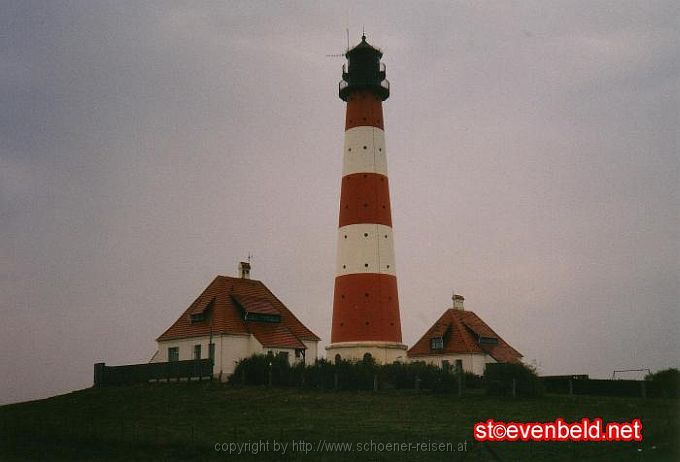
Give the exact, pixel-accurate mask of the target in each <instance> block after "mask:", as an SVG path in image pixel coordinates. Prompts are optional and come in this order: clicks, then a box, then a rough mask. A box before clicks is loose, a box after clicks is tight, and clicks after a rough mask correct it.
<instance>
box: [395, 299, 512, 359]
mask: <svg viewBox="0 0 680 462" xmlns="http://www.w3.org/2000/svg"><path fill="white" fill-rule="evenodd" d="M434 337H444V348H443V349H441V350H433V349H432V342H431V340H432V338H434ZM480 337H485V338H489V339H496V340H497V341H498V343H496V344H493V343H480V342H479V338H480ZM465 353H486V354H488V355H489V356H491V357H492V358H493V359H495V360H496V361H498V362H502V363H506V362H519V361H520V360H521V358H522V354H521V353H520V352H518V351H517V350H515V349H514V348H513V347H511V346H510V345H509V344H508V343H506V342H505V340H503V339H502V338H501V337H500V336H499V335H498V334H496V332H494V331H493V329H491V328H490V327H489V326H488V325H487V324H486V323H485V322H484V321H482V319H481V318H480V317H479V316H477V315H476V314H475V313H474V312H473V311H467V310H465V311H463V310H458V309H451V308H450V309H448V310H446V311H445V312H444V314H442V316H441V317H440V318H439V319H438V320H437V322H435V323H434V325H432V327H430V329H429V330H428V331H427V332H426V333H425V335H423V336H422V337H421V338H420V340H418V341H417V342H416V344H415V345H413V346H412V347H411V348H410V349H409V350H408V356H409V357H417V356H430V355H443V354H465Z"/></svg>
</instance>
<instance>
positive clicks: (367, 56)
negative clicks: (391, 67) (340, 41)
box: [339, 35, 390, 101]
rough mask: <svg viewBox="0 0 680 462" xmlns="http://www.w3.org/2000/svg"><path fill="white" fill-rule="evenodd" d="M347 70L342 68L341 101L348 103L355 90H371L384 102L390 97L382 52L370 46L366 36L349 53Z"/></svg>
mask: <svg viewBox="0 0 680 462" xmlns="http://www.w3.org/2000/svg"><path fill="white" fill-rule="evenodd" d="M345 57H346V58H347V68H345V66H344V65H343V66H342V80H341V81H340V84H339V88H340V91H339V94H340V99H341V100H343V101H347V99H348V98H349V95H351V94H352V92H353V91H355V90H369V91H371V92H372V93H373V94H375V95H376V96H377V97H379V98H380V99H381V100H382V101H385V100H386V99H387V98H388V97H389V96H390V82H389V81H388V80H387V79H385V65H384V64H383V63H381V62H380V58H382V52H381V51H380V50H378V49H377V48H374V47H373V46H371V45H369V44H368V42H367V41H366V36H365V35H362V36H361V43H360V44H359V45H357V46H355V47H354V48H352V49H351V50H349V51H348V52H347V53H345Z"/></svg>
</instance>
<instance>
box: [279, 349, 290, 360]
mask: <svg viewBox="0 0 680 462" xmlns="http://www.w3.org/2000/svg"><path fill="white" fill-rule="evenodd" d="M277 356H278V357H279V358H282V359H285V360H286V361H288V352H287V351H279V352H278V354H277Z"/></svg>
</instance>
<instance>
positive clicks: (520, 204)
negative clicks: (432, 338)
mask: <svg viewBox="0 0 680 462" xmlns="http://www.w3.org/2000/svg"><path fill="white" fill-rule="evenodd" d="M678 24H680V3H678V2H676V1H667V2H663V1H657V2H653V1H637V2H624V1H611V2H598V1H586V2H578V1H565V2H561V1H544V0H541V1H536V2H530V1H521V2H519V1H517V2H508V1H502V2H501V1H486V2H481V1H480V2H449V1H442V2H393V1H390V2H384V3H379V2H365V3H356V2H346V1H343V2H316V1H315V2H312V1H310V2H288V3H287V4H286V6H283V5H282V3H281V2H263V1H261V2H246V1H243V2H228V1H220V2H193V1H186V2H178V3H173V2H168V1H159V2H137V1H130V2H123V1H111V2H105V1H96V2H92V1H81V2H58V1H44V2H38V1H3V2H0V162H1V163H0V212H1V216H0V249H1V250H0V251H1V253H0V271H1V275H0V295H1V300H0V302H1V305H0V315H1V316H2V321H1V322H0V351H2V354H1V355H0V357H1V359H0V375H1V376H2V380H0V403H8V402H13V401H19V400H26V399H34V398H37V397H44V396H49V395H53V394H56V393H62V392H67V391H70V390H74V389H78V388H83V387H87V386H90V385H91V384H92V365H93V363H95V362H100V361H104V362H106V363H107V364H113V365H115V364H127V363H137V362H145V361H148V360H149V358H150V357H151V355H152V354H153V353H154V351H155V349H156V345H155V341H154V339H155V338H156V337H157V336H158V335H160V334H161V333H162V332H163V331H164V330H165V329H166V328H167V327H168V326H169V325H170V324H171V323H172V322H174V321H175V319H176V318H177V317H178V316H179V315H180V314H181V313H182V311H183V310H184V309H186V307H187V306H188V305H189V304H190V303H191V302H192V301H193V300H194V299H195V298H196V297H197V296H198V294H199V293H200V292H201V291H202V290H203V289H204V288H205V286H207V284H208V283H209V282H210V281H211V280H212V279H213V278H214V277H215V276H216V275H218V274H222V275H235V274H236V267H237V263H238V261H239V260H241V259H243V258H245V257H246V256H247V255H248V253H252V254H253V260H252V261H253V271H252V275H253V278H255V279H260V280H262V281H263V282H264V283H265V284H267V286H268V287H269V288H270V289H271V290H272V291H273V292H274V293H275V294H276V295H277V296H278V297H279V298H280V299H281V300H283V301H284V303H286V304H287V306H288V307H289V308H291V309H292V310H293V311H294V312H295V313H296V314H297V315H298V317H299V318H300V319H301V320H302V321H303V322H304V323H305V324H306V325H307V326H308V327H310V328H311V329H312V330H313V331H314V332H316V333H317V334H318V335H320V336H321V337H322V339H323V341H324V345H325V344H327V342H328V339H329V337H330V320H331V307H332V290H333V281H334V270H335V251H336V248H335V246H336V229H337V216H338V201H339V186H340V175H341V170H342V166H341V162H342V145H343V136H344V109H345V108H344V103H343V102H342V101H341V100H340V99H338V97H337V84H338V80H339V79H340V75H341V66H342V64H343V62H344V60H343V58H338V57H328V56H327V55H333V54H338V53H343V52H344V51H345V49H346V46H347V38H346V32H345V29H346V28H347V27H349V29H350V41H351V43H352V44H356V43H357V42H358V41H359V39H360V35H361V29H362V27H363V26H365V28H366V34H367V36H368V40H369V42H370V43H372V44H374V45H376V46H378V47H380V48H381V49H382V50H383V51H384V53H385V55H384V58H383V59H384V62H385V64H386V65H387V74H388V79H389V80H390V82H391V88H392V93H391V97H390V99H388V100H387V101H386V103H385V105H384V111H385V131H386V143H387V153H388V163H389V175H390V187H391V195H392V211H393V212H392V213H393V225H394V233H395V253H396V261H397V277H398V284H399V294H400V302H401V316H402V326H403V334H404V341H405V343H407V344H409V345H412V344H413V343H414V342H415V341H416V340H417V339H418V338H419V337H420V336H421V335H422V334H423V333H424V332H425V331H426V330H427V328H428V327H429V326H430V325H431V324H432V323H433V322H434V321H435V320H436V319H437V318H438V317H439V316H440V315H441V313H442V312H443V310H444V309H446V308H447V307H449V306H450V303H451V292H452V290H453V289H455V290H456V292H458V293H462V294H463V295H464V296H465V298H466V300H465V303H466V307H467V308H468V309H471V310H474V311H475V312H476V313H477V314H479V315H480V316H481V317H482V318H483V319H484V320H485V321H486V322H487V323H489V324H490V325H491V327H492V328H494V329H495V330H496V331H497V332H498V333H499V334H500V335H501V336H502V337H503V338H504V339H505V340H507V341H508V342H509V343H510V344H511V345H513V346H514V347H515V348H516V349H518V350H519V351H520V352H521V353H522V354H523V355H524V359H525V361H526V362H528V363H533V364H536V365H537V366H538V368H539V372H540V373H542V374H565V373H586V374H590V375H591V376H594V377H608V376H610V375H611V373H612V371H613V370H614V369H633V368H650V369H652V370H658V369H662V368H666V367H671V366H673V367H680V359H679V358H680V335H679V334H680V315H679V311H680V310H679V306H678V304H679V303H680V302H679V300H680V289H679V287H680V236H679V234H680V186H679V185H680V161H679V152H680V142H679V141H680V135H679V127H680V117H679V114H680V101H679V99H680V28H679V27H678Z"/></svg>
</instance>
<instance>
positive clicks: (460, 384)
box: [458, 371, 463, 398]
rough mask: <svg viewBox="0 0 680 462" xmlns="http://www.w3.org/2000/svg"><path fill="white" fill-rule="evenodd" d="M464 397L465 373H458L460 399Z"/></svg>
mask: <svg viewBox="0 0 680 462" xmlns="http://www.w3.org/2000/svg"><path fill="white" fill-rule="evenodd" d="M461 396H463V371H460V372H458V397H459V398H460V397H461Z"/></svg>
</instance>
